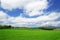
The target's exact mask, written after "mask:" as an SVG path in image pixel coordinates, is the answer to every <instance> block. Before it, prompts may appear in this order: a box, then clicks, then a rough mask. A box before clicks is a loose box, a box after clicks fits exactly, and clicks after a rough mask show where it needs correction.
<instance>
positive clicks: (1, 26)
mask: <svg viewBox="0 0 60 40" xmlns="http://www.w3.org/2000/svg"><path fill="white" fill-rule="evenodd" d="M11 27H12V26H11V25H9V26H8V25H0V29H7V28H11Z"/></svg>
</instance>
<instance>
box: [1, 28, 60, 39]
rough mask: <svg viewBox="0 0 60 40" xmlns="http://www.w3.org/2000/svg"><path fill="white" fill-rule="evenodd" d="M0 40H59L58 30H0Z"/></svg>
mask: <svg viewBox="0 0 60 40" xmlns="http://www.w3.org/2000/svg"><path fill="white" fill-rule="evenodd" d="M0 40H60V30H40V29H0Z"/></svg>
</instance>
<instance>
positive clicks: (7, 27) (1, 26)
mask: <svg viewBox="0 0 60 40" xmlns="http://www.w3.org/2000/svg"><path fill="white" fill-rule="evenodd" d="M9 28H15V29H16V28H26V27H12V26H11V25H0V29H9ZM31 29H33V28H31ZM34 29H43V30H54V29H55V27H53V26H51V27H47V26H44V27H38V28H34Z"/></svg>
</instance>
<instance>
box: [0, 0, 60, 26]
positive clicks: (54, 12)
mask: <svg viewBox="0 0 60 40" xmlns="http://www.w3.org/2000/svg"><path fill="white" fill-rule="evenodd" d="M26 1H27V2H26ZM20 2H21V3H22V4H21V3H20ZM34 6H36V7H34ZM38 6H39V7H38ZM41 6H42V7H41ZM0 11H1V12H0V13H1V15H2V13H3V15H4V16H5V15H6V16H7V17H8V18H7V19H6V18H2V17H3V15H2V16H1V18H0V19H1V20H2V19H4V20H7V22H6V21H1V20H0V23H1V22H2V23H1V24H7V25H16V26H17V25H19V26H21V24H22V25H26V26H31V27H33V26H40V25H42V26H44V25H49V24H51V25H52V26H54V25H55V23H56V26H58V24H60V0H42V1H41V0H37V1H36V0H24V1H21V0H20V1H19V0H16V1H14V0H13V1H12V0H11V1H10V0H1V1H0ZM45 19H46V20H45ZM14 21H15V22H14ZM45 21H47V22H46V23H45ZM39 22H40V23H41V24H40V23H39ZM12 23H13V24H12ZM30 23H32V24H30ZM36 23H37V24H36ZM59 26H60V25H59Z"/></svg>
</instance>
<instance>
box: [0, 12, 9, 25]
mask: <svg viewBox="0 0 60 40" xmlns="http://www.w3.org/2000/svg"><path fill="white" fill-rule="evenodd" d="M8 17H9V16H8V15H7V14H6V13H5V12H3V11H0V22H1V23H2V24H6V22H7V18H8Z"/></svg>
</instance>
